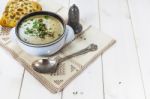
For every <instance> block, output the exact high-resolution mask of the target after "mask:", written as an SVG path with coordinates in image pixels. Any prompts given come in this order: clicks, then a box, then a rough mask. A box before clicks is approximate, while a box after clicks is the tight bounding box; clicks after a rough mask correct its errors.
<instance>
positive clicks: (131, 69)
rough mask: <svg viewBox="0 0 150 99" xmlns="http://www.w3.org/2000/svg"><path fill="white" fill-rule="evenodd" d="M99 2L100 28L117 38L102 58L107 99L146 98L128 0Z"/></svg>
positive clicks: (104, 0) (101, 0) (102, 0)
mask: <svg viewBox="0 0 150 99" xmlns="http://www.w3.org/2000/svg"><path fill="white" fill-rule="evenodd" d="M135 1H137V0H135ZM141 1H142V0H141ZM99 4H100V6H99V7H100V20H101V22H100V24H101V30H102V31H104V32H106V33H108V34H110V35H111V36H113V37H115V38H116V40H117V43H116V44H115V46H114V47H113V48H111V50H109V51H107V53H105V54H104V55H103V58H102V59H103V72H104V82H105V84H104V91H105V92H104V93H105V99H145V96H144V88H143V83H142V79H141V72H140V68H139V64H138V57H137V53H136V47H135V42H134V36H133V31H132V24H131V19H130V15H129V12H128V5H127V2H126V0H113V1H112V0H100V2H99Z"/></svg>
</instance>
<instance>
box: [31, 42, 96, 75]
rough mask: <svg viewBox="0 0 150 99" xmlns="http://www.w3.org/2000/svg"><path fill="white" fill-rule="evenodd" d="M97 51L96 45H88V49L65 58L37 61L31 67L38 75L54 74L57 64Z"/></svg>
mask: <svg viewBox="0 0 150 99" xmlns="http://www.w3.org/2000/svg"><path fill="white" fill-rule="evenodd" d="M97 49H98V47H97V45H95V44H90V45H89V46H88V47H86V48H84V49H82V50H80V51H78V52H76V53H73V54H71V55H68V56H65V57H63V58H59V59H39V60H36V61H34V62H33V64H32V67H33V69H34V70H35V71H37V72H39V73H55V72H56V70H57V68H58V66H59V64H60V63H61V62H63V61H65V60H67V59H70V58H72V57H75V56H79V55H82V54H85V53H88V52H91V51H96V50H97Z"/></svg>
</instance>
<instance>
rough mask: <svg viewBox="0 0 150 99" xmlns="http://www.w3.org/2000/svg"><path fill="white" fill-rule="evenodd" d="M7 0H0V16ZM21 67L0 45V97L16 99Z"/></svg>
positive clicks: (19, 84)
mask: <svg viewBox="0 0 150 99" xmlns="http://www.w3.org/2000/svg"><path fill="white" fill-rule="evenodd" d="M7 1H8V0H0V16H1V15H2V12H3V11H4V9H5V5H6V3H7ZM22 74H23V68H22V67H20V65H19V63H18V62H16V61H15V60H14V59H13V58H12V57H11V55H10V54H9V53H8V52H7V51H5V50H4V49H2V48H1V47H0V93H1V94H0V97H1V98H5V99H17V98H18V96H19V91H20V86H21V81H22Z"/></svg>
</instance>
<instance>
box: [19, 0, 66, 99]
mask: <svg viewBox="0 0 150 99" xmlns="http://www.w3.org/2000/svg"><path fill="white" fill-rule="evenodd" d="M40 1H42V0H39V2H40ZM56 1H57V2H59V1H60V0H56ZM62 1H64V4H65V3H66V2H67V0H61V2H62ZM45 3H46V4H47V5H51V4H50V3H51V2H50V1H49V2H47V1H45ZM43 5H44V4H43ZM61 97H62V93H61V92H60V93H57V94H52V93H50V92H49V91H48V90H47V89H46V88H45V87H44V86H43V85H42V84H40V83H39V82H38V81H37V80H36V79H35V78H34V77H33V76H32V75H30V74H29V73H28V72H27V71H26V72H25V74H24V80H23V84H22V90H21V94H20V98H19V99H50V98H51V99H61Z"/></svg>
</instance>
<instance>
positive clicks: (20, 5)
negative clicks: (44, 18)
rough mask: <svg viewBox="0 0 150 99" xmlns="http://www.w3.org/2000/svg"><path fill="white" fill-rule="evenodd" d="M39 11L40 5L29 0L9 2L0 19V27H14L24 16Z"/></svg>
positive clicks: (10, 0) (11, 0) (12, 0)
mask: <svg viewBox="0 0 150 99" xmlns="http://www.w3.org/2000/svg"><path fill="white" fill-rule="evenodd" d="M41 10H42V7H41V5H40V4H38V3H37V2H34V1H31V0H9V1H8V3H7V5H6V8H5V11H4V12H3V15H2V17H1V19H0V25H1V26H5V27H15V26H16V24H17V22H18V20H19V19H20V18H22V17H23V16H24V15H26V14H28V13H31V12H35V11H41Z"/></svg>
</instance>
